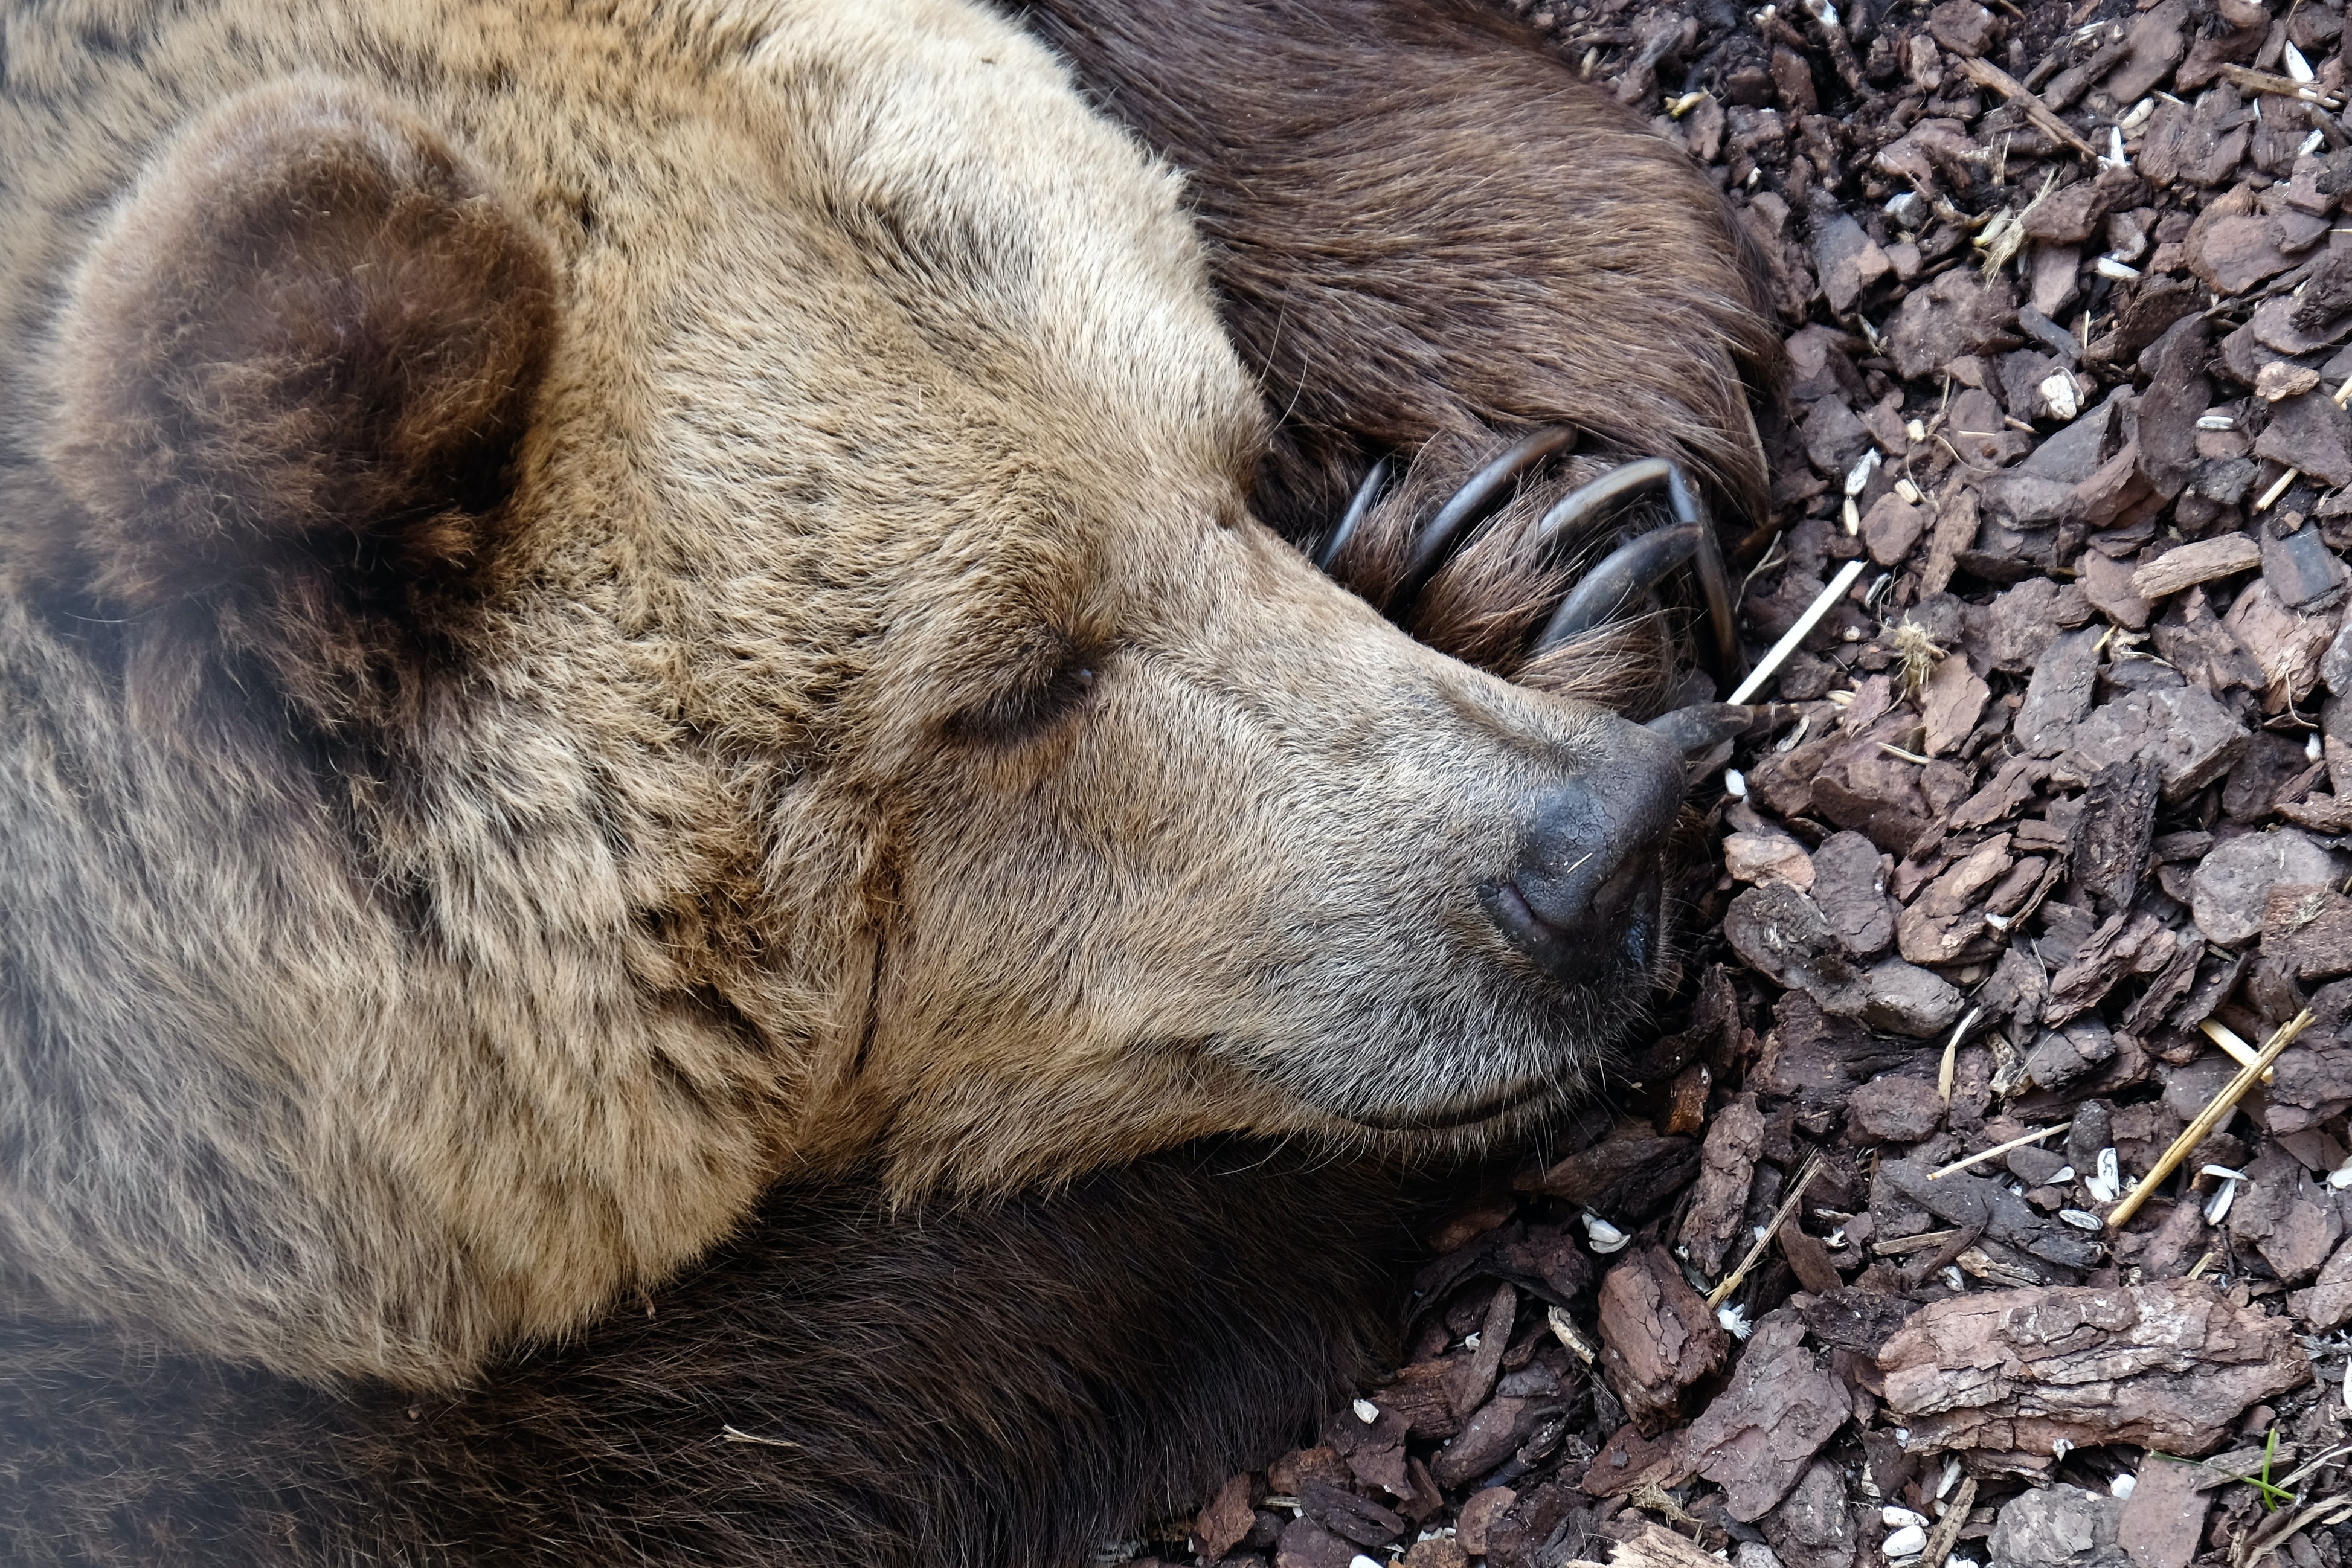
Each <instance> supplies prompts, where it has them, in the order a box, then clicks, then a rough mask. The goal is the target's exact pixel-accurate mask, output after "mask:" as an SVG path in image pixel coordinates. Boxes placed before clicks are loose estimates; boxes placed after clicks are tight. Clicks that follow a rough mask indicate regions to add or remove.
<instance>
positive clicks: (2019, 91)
mask: <svg viewBox="0 0 2352 1568" xmlns="http://www.w3.org/2000/svg"><path fill="white" fill-rule="evenodd" d="M1960 74H1961V75H1963V76H1965V77H1967V78H1968V79H1969V80H1970V81H1972V82H1974V83H1976V84H1977V85H1978V86H1979V87H1989V88H1990V89H1993V90H1994V91H1995V92H1997V93H1999V94H2000V95H2001V96H2002V97H2003V98H2005V99H2007V100H2010V101H2011V103H2014V104H2016V105H2017V106H2018V107H2019V108H2020V109H2022V110H2025V118H2026V119H2028V120H2030V121H2032V122H2033V123H2034V126H2035V127H2036V128H2037V129H2038V130H2040V131H2042V132H2043V133H2044V134H2046V135H2050V136H2054V137H2056V138H2057V139H2058V140H2059V141H2061V142H2064V143H2066V145H2067V146H2069V147H2072V148H2073V149H2074V151H2075V152H2077V153H2081V154H2083V156H2084V157H2085V158H2096V157H2097V156H2098V155H2099V150H2098V149H2097V148H2096V147H2094V146H2092V145H2091V144H2090V143H2089V142H2085V141H2084V140H2083V135H2082V132H2078V131H2076V130H2075V129H2074V127H2073V126H2071V125H2069V124H2067V123H2066V122H2065V121H2063V120H2061V119H2059V118H2058V117H2057V116H2056V115H2054V114H2053V113H2051V112H2050V106H2049V105H2048V104H2045V103H2043V102H2042V100H2041V99H2040V98H2039V97H2037V96H2036V95H2034V94H2033V93H2031V92H2028V91H2026V90H2025V84H2024V83H2023V82H2021V81H2019V80H2018V79H2016V78H2015V77H2013V76H2011V75H2010V74H2009V73H2008V72H2007V71H2005V70H2003V69H2001V68H2000V67H1999V66H1997V65H1995V64H1993V63H1992V62H1991V61H1990V60H1983V59H1977V58H1973V57H1971V56H1966V55H1964V56H1962V57H1961V58H1960Z"/></svg>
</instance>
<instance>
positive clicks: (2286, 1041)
mask: <svg viewBox="0 0 2352 1568" xmlns="http://www.w3.org/2000/svg"><path fill="white" fill-rule="evenodd" d="M2312 1017H2313V1014H2312V1011H2311V1009H2310V1008H2308V1007H2305V1009H2304V1010H2303V1011H2302V1012H2300V1013H2297V1014H2296V1015H2295V1016H2294V1017H2292V1018H2290V1019H2288V1020H2287V1021H2286V1022H2285V1023H2284V1024H2281V1025H2280V1026H2278V1032H2277V1033H2276V1034H2273V1036H2271V1037H2270V1040H2269V1041H2268V1043H2266V1044H2265V1045H2264V1046H2263V1053H2262V1055H2260V1056H2258V1057H2256V1058H2254V1059H2253V1060H2252V1062H2250V1063H2248V1064H2247V1065H2246V1066H2244V1067H2242V1068H2239V1069H2238V1076H2237V1077H2235V1078H2233V1079H2231V1080H2230V1083H2229V1087H2228V1088H2226V1089H2222V1090H2221V1093H2219V1094H2217V1095H2215V1096H2214V1097H2213V1103H2212V1104H2210V1105H2208V1106H2207V1107H2206V1108H2205V1109H2204V1110H2200V1111H2199V1112H2198V1113H2197V1120H2196V1121H2192V1122H2190V1123H2189V1125H2188V1127H2187V1128H2185V1129H2184V1130H2183V1131H2181V1134H2180V1136H2179V1137H2178V1138H2175V1139H2174V1140H2173V1141H2172V1147H2170V1148H2169V1149H2167V1150H2166V1151H2165V1152H2164V1157H2163V1158H2162V1159H2160V1160H2158V1161H2157V1163H2156V1167H2155V1168H2154V1169H2153V1170H2151V1171H2149V1172H2148V1173H2147V1175H2145V1176H2142V1177H2141V1178H2140V1179H2139V1185H2137V1186H2136V1187H2134V1188H2133V1189H2132V1190H2131V1191H2130V1192H2128V1193H2126V1194H2125V1195H2124V1201H2123V1202H2121V1203H2119V1204H2117V1205H2116V1208H2115V1212H2114V1213H2113V1214H2110V1215H2107V1224H2108V1225H2109V1226H2113V1227H2115V1228H2116V1229H2118V1230H2120V1229H2121V1228H2123V1224H2124V1222H2125V1221H2126V1220H2127V1219H2129V1218H2131V1216H2132V1215H2136V1214H2137V1213H2139V1206H2140V1205H2142V1204H2144V1203H2146V1202H2147V1199H2148V1194H2150V1193H2153V1192H2155V1191H2156V1189H2157V1186H2158V1184H2159V1183H2161V1182H2162V1181H2163V1180H2164V1178H2165V1177H2167V1176H2168V1175H2170V1174H2172V1173H2173V1172H2174V1171H2175V1170H2176V1169H2178V1168H2179V1164H2180V1162H2181V1161H2183V1160H2185V1159H2187V1158H2189V1152H2190V1151H2192V1150H2194V1149H2195V1148H2196V1147H2197V1145H2199V1144H2200V1143H2202V1142H2205V1140H2206V1139H2208V1138H2210V1137H2211V1136H2212V1134H2213V1131H2214V1130H2215V1129H2216V1128H2218V1127H2220V1126H2221V1123H2222V1122H2224V1121H2228V1120H2229V1118H2230V1113H2231V1111H2233V1110H2237V1108H2238V1101H2240V1100H2243V1099H2244V1098H2245V1097H2246V1091H2247V1090H2248V1089H2252V1088H2253V1087H2254V1085H2255V1084H2256V1083H2257V1082H2259V1081H2260V1080H2261V1079H2262V1076H2263V1073H2264V1072H2266V1071H2268V1070H2269V1068H2270V1065H2271V1064H2272V1063H2273V1062H2274V1061H2276V1060H2278V1059H2279V1056H2280V1053H2282V1052H2284V1050H2285V1049H2286V1048H2287V1047H2289V1046H2291V1045H2293V1044H2294V1039H2295V1037H2296V1036H2297V1035H2300V1034H2302V1033H2303V1032H2304V1031H2305V1029H2308V1028H2309V1027H2311V1020H2312Z"/></svg>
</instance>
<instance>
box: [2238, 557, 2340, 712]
mask: <svg viewBox="0 0 2352 1568" xmlns="http://www.w3.org/2000/svg"><path fill="white" fill-rule="evenodd" d="M2340 621H2341V617H2340V616H2338V615H2337V613H2336V612H2335V611H2333V610H2327V611H2323V612H2321V613H2320V614H2318V615H2309V616H2305V615H2297V614H2296V613H2295V612H2294V611H2293V610H2290V609H2288V608H2287V607H2286V606H2284V605H2282V604H2280V603H2279V600H2278V595H2276V594H2274V593H2273V592H2272V591H2271V584H2270V582H2269V580H2268V579H2267V578H2265V579H2263V581H2260V582H2257V583H2255V584H2253V585H2252V587H2250V588H2248V589H2247V590H2246V591H2245V592H2244V593H2242V594H2240V595H2238V597H2237V600H2236V602H2235V603H2233V604H2232V605H2231V606H2230V613H2229V614H2228V615H2226V616H2222V617H2221V625H2222V626H2224V627H2226V628H2228V630H2229V632H2230V634H2231V636H2232V637H2236V638H2237V639H2238V641H2239V643H2240V644H2241V645H2242V646H2243V647H2245V649H2246V651H2247V652H2249V653H2251V654H2252V655H2253V656H2254V662H2255V663H2257V664H2258V665H2260V666H2261V667H2262V671H2263V678H2264V684H2263V712H2265V713H2278V712H2283V711H2284V710H2285V709H2286V707H2287V705H2288V704H2289V703H2291V702H2293V703H2300V702H2302V701H2303V700H2305V698H2307V697H2309V696H2310V695H2311V692H2312V689H2313V688H2314V687H2315V686H2317V685H2318V684H2319V666H2320V661H2321V659H2323V658H2326V653H2327V647H2328V645H2329V644H2330V643H2331V642H2333V641H2334V640H2335V638H2336V626H2338V625H2339V624H2340Z"/></svg>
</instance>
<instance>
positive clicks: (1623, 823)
mask: <svg viewBox="0 0 2352 1568" xmlns="http://www.w3.org/2000/svg"><path fill="white" fill-rule="evenodd" d="M1598 750H1599V755H1598V756H1591V755H1590V754H1588V757H1587V758H1586V759H1584V761H1583V764H1582V765H1581V766H1580V767H1579V768H1578V769H1577V770H1576V771H1575V772H1574V773H1571V774H1569V775H1567V776H1564V777H1562V778H1560V779H1559V780H1557V781H1556V782H1554V783H1553V784H1550V785H1549V787H1547V788H1544V789H1543V790H1542V791H1541V793H1539V794H1538V795H1537V796H1536V798H1535V799H1534V801H1533V802H1532V803H1531V804H1530V806H1529V808H1528V814H1527V816H1526V819H1525V820H1526V826H1525V828H1524V831H1523V836H1522V837H1521V840H1520V847H1519V853H1518V857H1517V861H1516V863H1515V864H1514V865H1513V867H1512V868H1511V870H1510V871H1509V873H1508V874H1507V875H1506V876H1503V877H1499V878H1496V879H1493V880H1490V881H1487V882H1485V883H1482V884H1481V885H1480V886H1479V889H1478V901H1479V904H1480V907H1481V908H1483V909H1484V910H1486V916H1487V918H1488V919H1489V920H1491V921H1493V922H1494V923H1495V927H1496V930H1497V931H1500V932H1501V934H1502V936H1503V940H1504V941H1506V942H1508V943H1509V944H1510V945H1511V946H1512V948H1514V949H1515V950H1516V951H1517V952H1518V953H1519V954H1520V955H1521V956H1522V957H1524V958H1526V959H1527V960H1528V962H1529V963H1533V964H1535V965H1536V966H1537V967H1538V969H1540V970H1542V971H1543V972H1544V973H1545V974H1546V975H1548V976H1549V977H1550V978H1551V979H1553V980H1555V981H1558V982H1559V983H1560V984H1565V985H1592V984H1602V983H1605V982H1607V981H1609V980H1611V979H1612V978H1615V977H1619V976H1622V975H1623V974H1624V973H1625V972H1627V971H1629V970H1630V971H1633V972H1635V973H1641V972H1644V971H1646V970H1647V969H1648V968H1649V967H1650V964H1651V962H1652V960H1653V958H1654V955H1655V953H1656V951H1657V946H1658V936H1659V931H1658V927H1659V922H1660V919H1661V910H1660V900H1661V896H1662V893H1661V889H1662V885H1663V884H1662V878H1661V874H1660V867H1661V861H1662V855H1663V852H1664V847H1665V840H1666V835H1667V833H1668V831H1669V830H1670V829H1671V828H1672V827H1673V826H1674V822H1675V813H1676V812H1677V810H1678V809H1679V808H1680V807H1681V805H1682V797H1683V767H1682V759H1681V757H1680V755H1679V754H1678V753H1677V752H1675V748H1674V747H1673V746H1672V745H1671V744H1669V743H1668V742H1665V741H1664V740H1663V739H1661V738H1660V737H1659V736H1657V735H1655V734H1653V733H1652V732H1651V731H1647V730H1644V729H1643V728H1642V727H1641V726H1639V725H1637V724H1632V723H1628V722H1626V721H1623V720H1616V719H1612V720H1610V721H1607V723H1606V725H1605V726H1604V728H1603V729H1602V731H1601V737H1600V746H1599V748H1598Z"/></svg>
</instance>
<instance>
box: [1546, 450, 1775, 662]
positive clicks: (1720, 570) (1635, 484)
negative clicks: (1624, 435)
mask: <svg viewBox="0 0 2352 1568" xmlns="http://www.w3.org/2000/svg"><path fill="white" fill-rule="evenodd" d="M1660 480H1664V482H1665V486H1666V496H1667V500H1668V502H1669V503H1670V504H1671V505H1672V507H1673V508H1674V513H1675V522H1674V525H1673V526H1671V527H1668V528H1663V529H1660V530H1658V531H1655V532H1653V533H1647V534H1644V535H1643V536H1642V537H1641V538H1639V539H1636V540H1634V541H1633V542H1631V543H1629V544H1626V545H1624V546H1622V548H1620V549H1618V550H1617V551H1616V552H1614V553H1612V554H1611V555H1609V556H1608V557H1607V558H1606V559H1604V560H1603V561H1602V562H1601V564H1600V565H1598V566H1595V567H1594V568H1593V569H1592V570H1591V572H1590V573H1588V574H1586V575H1585V577H1584V580H1583V581H1582V582H1580V583H1579V584H1577V587H1576V591H1575V592H1574V593H1572V594H1570V595H1569V596H1568V598H1567V600H1566V602H1564V603H1563V604H1562V605H1560V606H1559V609H1558V610H1555V611H1554V612H1553V613H1552V617H1551V622H1550V624H1549V625H1548V626H1545V627H1544V630H1543V635H1542V636H1541V637H1538V638H1537V639H1536V647H1535V651H1536V652H1538V653H1541V652H1543V651H1544V650H1545V649H1546V648H1549V647H1555V646H1556V645H1558V644H1559V643H1562V642H1565V641H1567V640H1568V639H1569V638H1570V637H1576V636H1579V635H1580V634H1581V633H1584V632H1588V631H1590V630H1591V629H1592V628H1593V627H1594V626H1599V625H1601V623H1602V622H1603V621H1606V620H1608V619H1609V618H1610V617H1611V616H1614V615H1615V614H1616V613H1617V612H1618V611H1619V610H1620V609H1622V607H1623V606H1624V604H1625V602H1626V601H1627V600H1628V599H1630V598H1632V597H1633V595H1636V594H1639V593H1642V592H1643V591H1644V590H1646V589H1648V588H1651V587H1653V586H1654V585H1655V584H1657V583H1658V581H1659V580H1660V579H1662V578H1663V577H1664V576H1665V574H1667V573H1669V572H1671V571H1673V570H1674V569H1675V567H1677V566H1679V565H1681V564H1682V563H1684V562H1685V561H1696V563H1697V566H1698V584H1699V592H1700V593H1701V594H1702V595H1705V596H1706V618H1707V623H1708V626H1709V628H1710V629H1711V630H1712V631H1713V633H1714V635H1715V647H1716V654H1717V658H1719V659H1720V660H1721V663H1722V668H1721V670H1720V672H1719V673H1720V674H1721V676H1722V678H1723V679H1726V680H1736V679H1738V677H1739V675H1740V658H1739V635H1738V630H1737V629H1736V628H1735V627H1734V626H1733V624H1732V615H1731V577H1730V574H1728V573H1727V572H1726V571H1725V569H1724V565H1723V546H1722V543H1721V542H1719V541H1718V540H1717V538H1716V536H1715V524H1714V522H1713V521H1711V520H1709V518H1708V517H1707V515H1706V503H1705V502H1704V501H1702V500H1700V499H1699V494H1698V487H1697V486H1696V485H1694V484H1692V483H1691V482H1690V477H1689V476H1688V475H1686V474H1685V473H1684V472H1683V471H1682V468H1680V467H1679V466H1678V465H1676V464H1675V463H1673V462H1670V461H1669V460H1667V459H1666V458H1642V459H1641V460H1639V461H1638V462H1632V463H1627V464H1625V465H1623V466H1622V467H1621V468H1612V469H1611V470H1610V471H1609V472H1607V473H1605V474H1603V475H1601V477H1600V478H1599V479H1595V480H1593V481H1592V482H1591V484H1588V485H1581V486H1579V487H1578V488H1577V489H1572V490H1570V492H1569V493H1568V494H1566V495H1565V496H1562V497H1561V498H1560V499H1559V502H1558V503H1557V504H1556V505H1554V506H1553V507H1552V509H1551V510H1549V511H1548V512H1546V513H1545V514H1544V516H1543V520H1542V521H1540V522H1538V524H1537V525H1536V533H1537V537H1538V538H1539V539H1549V538H1551V537H1553V536H1554V535H1556V534H1557V533H1559V531H1562V530H1564V529H1568V528H1570V527H1572V526H1574V525H1577V524H1580V523H1582V522H1583V521H1585V520H1587V519H1588V518H1590V517H1591V515H1592V514H1593V513H1595V512H1597V511H1599V510H1601V509H1602V508H1603V507H1606V506H1611V505H1613V504H1615V503H1616V502H1618V501H1620V500H1623V499H1624V498H1625V497H1627V496H1629V495H1631V494H1633V492H1634V491H1635V490H1639V489H1646V488H1648V487H1649V486H1651V485H1654V484H1656V483H1658V482H1659V481H1660Z"/></svg>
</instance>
